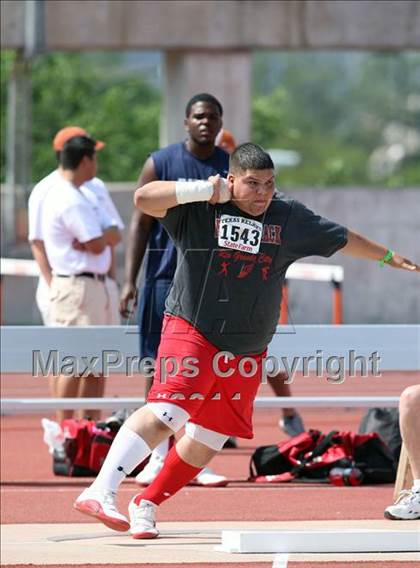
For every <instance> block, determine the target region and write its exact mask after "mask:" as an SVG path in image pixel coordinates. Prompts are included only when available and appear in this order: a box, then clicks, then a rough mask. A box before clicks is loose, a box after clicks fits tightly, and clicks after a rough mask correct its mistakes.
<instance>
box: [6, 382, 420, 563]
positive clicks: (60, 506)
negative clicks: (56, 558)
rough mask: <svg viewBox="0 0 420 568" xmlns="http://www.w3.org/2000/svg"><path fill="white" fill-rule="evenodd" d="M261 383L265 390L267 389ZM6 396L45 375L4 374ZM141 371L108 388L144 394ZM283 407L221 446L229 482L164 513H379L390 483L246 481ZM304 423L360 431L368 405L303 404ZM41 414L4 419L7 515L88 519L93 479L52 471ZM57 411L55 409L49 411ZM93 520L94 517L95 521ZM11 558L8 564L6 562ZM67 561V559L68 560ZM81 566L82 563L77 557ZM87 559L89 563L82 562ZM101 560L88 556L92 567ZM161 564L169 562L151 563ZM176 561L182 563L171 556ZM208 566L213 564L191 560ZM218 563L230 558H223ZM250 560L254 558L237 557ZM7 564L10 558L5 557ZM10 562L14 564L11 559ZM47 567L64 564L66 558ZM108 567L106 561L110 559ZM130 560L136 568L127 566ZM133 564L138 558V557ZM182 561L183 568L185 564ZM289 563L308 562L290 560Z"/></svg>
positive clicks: (396, 389) (352, 391) (276, 437)
mask: <svg viewBox="0 0 420 568" xmlns="http://www.w3.org/2000/svg"><path fill="white" fill-rule="evenodd" d="M419 381H420V376H419V373H411V372H410V373H386V374H384V376H383V377H381V378H373V377H368V378H360V377H358V378H352V379H347V380H346V381H345V382H344V383H343V384H341V385H337V384H331V383H328V382H327V381H326V380H325V379H323V378H315V377H310V378H302V377H298V378H297V379H296V381H295V383H294V384H293V385H292V389H293V394H294V395H296V396H351V395H355V396H372V395H380V396H397V395H399V394H400V393H401V391H402V390H403V389H404V388H405V387H406V386H408V385H410V384H414V383H418V382H419ZM270 392H271V391H270V390H269V388H268V387H267V386H263V387H262V389H261V392H260V395H263V396H268V395H269V394H270ZM1 394H2V396H3V397H13V398H19V397H21V398H27V397H46V396H48V389H47V384H46V381H45V380H44V379H34V378H31V377H23V376H18V375H7V376H5V377H3V380H2V384H1ZM142 394H143V384H142V382H141V380H140V379H134V378H129V379H127V378H126V377H121V376H113V377H112V378H110V379H109V382H108V386H107V396H118V395H119V396H142ZM279 414H280V411H278V410H264V411H262V410H259V411H257V412H256V414H255V438H254V439H253V440H245V441H240V448H239V449H236V450H223V451H222V452H221V454H220V455H218V456H216V458H215V459H214V461H213V463H212V467H213V468H214V469H215V470H216V471H217V472H218V473H222V474H224V475H226V476H228V477H229V478H230V479H232V483H231V484H230V485H229V486H228V487H227V488H220V489H216V490H215V489H205V488H199V487H187V488H185V489H184V490H183V491H181V492H180V493H179V494H178V495H176V496H175V497H174V498H173V499H170V500H169V501H167V502H166V503H164V504H163V505H162V506H161V511H160V515H159V519H160V520H161V521H174V520H177V519H182V520H183V521H191V520H196V521H214V520H243V521H259V520H267V521H269V520H305V519H311V520H315V519H318V520H324V519H325V520H331V519H381V518H382V516H383V510H384V508H385V507H386V506H387V505H388V504H389V503H390V502H391V499H392V492H393V487H392V486H390V485H384V486H362V487H345V488H336V487H332V486H328V485H320V484H310V485H304V484H301V483H299V484H288V485H273V486H268V487H267V486H259V485H256V484H252V483H248V482H247V481H246V479H247V477H248V467H249V458H250V454H251V453H252V451H253V450H254V449H255V447H257V446H259V445H263V444H271V443H276V442H279V441H280V440H282V439H285V436H284V434H282V433H281V432H280V430H279V429H278V427H277V420H278V417H279ZM301 414H302V415H303V418H304V421H305V424H306V426H307V428H317V429H320V430H322V431H324V432H329V431H330V430H333V429H338V430H353V431H357V429H358V425H359V422H360V418H361V416H362V415H363V411H362V410H359V409H337V408H326V409H312V410H311V409H302V410H301ZM40 418H41V415H31V416H27V415H15V416H4V417H2V419H1V425H2V432H1V438H2V440H1V441H2V444H1V458H2V459H1V479H2V488H1V491H2V523H51V522H56V523H86V522H87V521H88V520H89V519H88V518H87V517H85V516H82V515H79V514H78V513H76V512H75V511H74V510H73V509H72V501H73V500H74V498H75V497H76V496H77V495H78V494H79V493H80V491H81V490H82V488H83V487H85V486H86V485H87V484H88V483H89V482H90V480H89V479H80V478H79V479H74V478H73V479H71V478H63V477H55V476H54V475H53V473H52V471H51V461H50V456H49V454H48V451H47V447H46V446H45V444H44V443H43V441H42V430H41V424H40ZM50 418H53V416H50ZM134 492H136V488H135V484H134V482H133V480H128V481H125V482H124V483H123V486H122V490H121V492H120V505H121V506H123V507H124V506H126V505H127V504H128V501H129V499H130V498H131V497H132V495H133V494H134ZM92 522H94V521H92ZM9 566H10V565H9ZM67 566H68V565H67ZM80 566H82V567H83V568H84V565H80ZM85 566H86V567H87V566H88V565H85ZM100 566H101V565H97V564H95V565H92V564H89V567H90V568H100ZM143 566H145V567H147V566H150V568H151V567H152V566H153V568H164V566H168V565H163V564H162V565H160V564H153V565H152V564H146V565H143ZM171 566H172V568H181V565H178V564H173V565H171ZM189 566H191V568H207V566H208V568H210V567H211V566H214V565H212V564H209V565H200V566H198V565H194V564H191V565H189ZM221 566H231V565H228V564H221ZM235 566H236V567H237V568H242V567H243V568H249V566H250V565H249V564H243V563H238V564H235ZM268 566H271V563H270V562H267V563H265V562H263V563H257V564H255V565H253V568H267V567H268ZM385 566H386V568H400V567H402V566H413V564H412V563H406V562H386V563H381V567H382V568H385ZM322 567H325V568H349V564H348V563H342V562H329V563H318V562H317V563H305V568H322ZM378 567H379V564H378V563H375V562H366V563H361V568H378ZM5 568H7V565H5ZM10 568H11V567H10ZM50 568H64V565H56V566H51V567H50ZM107 568H109V565H108V567H107ZM126 568H131V567H129V566H127V567H126ZM133 568H134V565H133ZM182 568H185V567H184V565H182ZM288 568H303V565H302V563H296V562H290V563H289V565H288Z"/></svg>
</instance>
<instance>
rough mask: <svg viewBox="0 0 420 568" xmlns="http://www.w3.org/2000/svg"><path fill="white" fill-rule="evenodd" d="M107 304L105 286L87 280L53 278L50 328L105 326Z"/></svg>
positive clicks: (102, 283) (107, 314) (80, 277)
mask: <svg viewBox="0 0 420 568" xmlns="http://www.w3.org/2000/svg"><path fill="white" fill-rule="evenodd" d="M109 303H110V302H109V294H108V291H107V288H106V285H105V282H100V281H99V280H95V279H93V278H89V277H87V276H78V277H76V276H70V277H68V278H63V277H60V276H54V277H53V279H52V282H51V286H50V321H49V325H51V326H72V325H108V324H109Z"/></svg>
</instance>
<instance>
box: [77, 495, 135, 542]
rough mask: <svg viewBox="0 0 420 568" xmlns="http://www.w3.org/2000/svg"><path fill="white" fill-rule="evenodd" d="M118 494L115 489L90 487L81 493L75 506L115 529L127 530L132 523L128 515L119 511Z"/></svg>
mask: <svg viewBox="0 0 420 568" xmlns="http://www.w3.org/2000/svg"><path fill="white" fill-rule="evenodd" d="M116 496H117V494H116V493H114V492H113V491H109V490H106V489H91V488H90V487H88V488H87V489H85V490H84V491H83V493H81V494H80V495H79V497H78V498H77V499H76V501H75V502H74V503H73V507H74V508H75V509H76V510H77V511H80V512H81V513H84V514H85V515H89V516H90V517H95V519H98V521H101V523H103V524H104V525H105V526H107V527H109V528H110V529H113V530H114V531H122V532H123V531H124V532H125V531H128V529H129V528H130V523H129V522H128V519H127V517H125V516H124V515H122V514H121V513H120V512H119V511H118V509H117V505H116V502H115V500H116Z"/></svg>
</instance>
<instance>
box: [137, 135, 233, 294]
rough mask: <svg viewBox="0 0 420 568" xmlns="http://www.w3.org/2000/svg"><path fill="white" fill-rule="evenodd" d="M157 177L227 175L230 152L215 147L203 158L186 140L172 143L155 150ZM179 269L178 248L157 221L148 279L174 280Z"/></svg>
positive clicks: (183, 178)
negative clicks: (188, 147) (187, 147)
mask: <svg viewBox="0 0 420 568" xmlns="http://www.w3.org/2000/svg"><path fill="white" fill-rule="evenodd" d="M152 159H153V163H154V166H155V172H156V177H157V179H159V180H195V179H207V178H208V177H209V176H212V175H216V174H220V175H221V176H222V177H227V173H228V170H229V154H228V153H227V152H225V151H224V150H222V149H221V148H219V147H218V146H216V147H215V149H214V152H213V154H212V155H211V156H210V157H209V158H207V159H206V160H200V159H199V158H197V157H196V156H194V155H193V154H191V152H189V151H188V150H187V149H186V147H185V142H178V143H177V144H171V145H170V146H167V147H166V148H163V149H162V150H158V151H157V152H153V153H152ZM175 268H176V248H175V246H174V244H173V242H172V240H171V238H170V237H169V235H168V233H167V232H166V230H165V229H164V228H163V226H162V224H161V223H160V222H159V221H157V220H155V222H154V223H153V226H152V230H151V233H150V238H149V252H148V259H147V267H146V281H148V282H149V283H150V282H151V281H153V280H158V279H168V280H172V278H173V276H174V274H175Z"/></svg>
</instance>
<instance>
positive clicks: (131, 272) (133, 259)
mask: <svg viewBox="0 0 420 568" xmlns="http://www.w3.org/2000/svg"><path fill="white" fill-rule="evenodd" d="M156 179H157V178H156V171H155V165H154V163H153V158H151V157H150V158H148V159H147V160H146V162H145V164H144V166H143V169H142V170H141V172H140V175H139V179H138V182H137V186H138V187H139V186H143V185H145V184H147V183H150V182H152V181H155V180H156ZM153 223H154V218H153V217H151V216H150V215H147V213H143V212H142V211H140V210H139V209H134V211H133V214H132V216H131V222H130V227H129V230H128V239H127V248H126V253H125V268H124V274H125V276H124V284H123V287H122V290H121V296H120V313H121V315H122V316H123V317H124V318H127V317H129V315H130V309H129V304H130V302H131V301H133V302H134V306H135V305H136V304H137V286H136V282H137V276H138V273H139V270H140V266H141V263H142V262H143V258H144V254H145V252H146V248H147V244H148V242H149V237H150V232H151V230H152V227H153ZM134 306H133V307H134Z"/></svg>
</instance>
